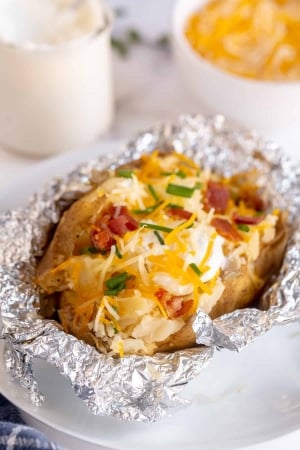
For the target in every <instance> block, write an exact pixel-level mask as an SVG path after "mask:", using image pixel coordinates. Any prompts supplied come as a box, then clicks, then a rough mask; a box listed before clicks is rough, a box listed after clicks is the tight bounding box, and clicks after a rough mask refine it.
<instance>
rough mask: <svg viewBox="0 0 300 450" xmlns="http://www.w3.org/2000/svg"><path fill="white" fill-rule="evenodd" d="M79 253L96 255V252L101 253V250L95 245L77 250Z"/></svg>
mask: <svg viewBox="0 0 300 450" xmlns="http://www.w3.org/2000/svg"><path fill="white" fill-rule="evenodd" d="M79 253H80V254H81V255H90V254H92V255H96V254H98V253H101V254H102V252H101V250H98V249H97V248H96V247H83V248H81V249H80V250H79Z"/></svg>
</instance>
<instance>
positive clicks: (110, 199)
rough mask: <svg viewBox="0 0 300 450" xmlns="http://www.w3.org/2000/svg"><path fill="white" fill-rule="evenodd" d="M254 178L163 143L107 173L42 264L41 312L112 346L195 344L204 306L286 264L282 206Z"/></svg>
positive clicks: (233, 295)
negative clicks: (206, 165) (224, 171)
mask: <svg viewBox="0 0 300 450" xmlns="http://www.w3.org/2000/svg"><path fill="white" fill-rule="evenodd" d="M257 175H258V174H257V173H256V172H255V171H251V172H248V173H244V174H238V175H235V176H233V177H231V178H224V177H223V176H222V175H219V174H216V173H212V172H211V171H210V170H208V169H201V168H200V167H198V166H197V165H196V164H195V163H194V162H193V161H192V160H190V159H189V158H187V157H186V156H184V155H182V154H178V153H175V152H171V153H167V154H162V153H161V154H160V153H159V152H158V151H155V152H153V153H152V154H150V155H144V156H143V157H142V158H141V159H140V160H139V161H138V162H136V161H135V162H134V163H132V164H131V165H130V164H129V165H127V166H123V167H120V168H118V169H116V170H115V171H113V170H111V171H108V172H106V173H105V174H103V173H102V174H101V175H100V179H99V180H98V183H97V184H95V186H94V188H93V189H92V190H91V191H90V192H89V193H88V194H86V195H84V196H83V197H81V198H80V199H79V200H77V201H76V202H75V203H74V204H73V205H72V206H71V207H70V208H69V209H68V210H67V211H65V213H64V214H63V216H62V218H61V220H60V223H59V224H58V226H57V229H56V231H55V233H54V236H53V238H52V240H51V242H50V245H49V246H48V248H47V249H46V251H45V254H44V257H43V258H42V259H41V261H40V263H39V265H38V268H37V277H36V280H37V284H38V285H39V286H40V288H41V290H42V293H43V296H42V298H43V300H42V310H43V311H44V314H45V316H48V317H49V316H52V314H53V312H54V311H55V312H56V313H57V315H58V316H57V317H58V320H59V322H60V324H61V326H62V328H63V329H64V330H65V331H66V332H68V333H71V334H73V335H74V336H76V337H78V338H79V339H83V340H84V341H86V342H87V343H89V344H91V345H94V346H96V347H97V349H98V350H100V351H101V352H106V353H111V354H114V355H120V356H123V355H124V354H144V355H151V354H153V353H155V352H158V351H172V350H176V349H182V348H188V347H191V346H194V345H195V335H194V332H193V329H192V322H193V318H194V317H195V314H196V312H197V310H199V309H201V310H203V311H204V312H206V313H207V314H209V315H210V316H211V317H212V318H215V317H218V316H220V315H222V314H225V313H230V312H232V311H234V310H236V309H238V308H244V307H246V306H248V305H250V304H251V303H252V302H253V301H255V299H256V298H257V297H258V295H259V294H260V292H261V290H262V289H263V287H264V286H265V284H266V283H267V282H268V280H269V279H270V276H271V275H272V274H273V273H274V272H275V271H276V270H277V269H278V268H279V266H280V264H281V261H282V258H283V254H284V250H285V245H286V240H287V230H286V218H285V214H284V213H283V212H281V211H279V210H272V209H271V208H270V205H269V204H268V199H264V198H263V195H262V193H261V192H259V189H258V188H257V186H256V180H257Z"/></svg>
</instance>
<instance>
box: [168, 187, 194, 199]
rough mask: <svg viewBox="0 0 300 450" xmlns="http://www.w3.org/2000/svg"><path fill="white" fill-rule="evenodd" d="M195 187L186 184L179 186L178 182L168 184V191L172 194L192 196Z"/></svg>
mask: <svg viewBox="0 0 300 450" xmlns="http://www.w3.org/2000/svg"><path fill="white" fill-rule="evenodd" d="M194 190H195V188H189V187H186V186H179V185H178V184H168V186H167V189H166V191H167V193H168V194H171V195H176V196H177V197H186V198H191V197H192V195H193V193H194Z"/></svg>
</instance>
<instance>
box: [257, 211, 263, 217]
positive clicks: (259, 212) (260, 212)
mask: <svg viewBox="0 0 300 450" xmlns="http://www.w3.org/2000/svg"><path fill="white" fill-rule="evenodd" d="M264 214H265V212H264V211H256V213H255V215H256V216H263V215H264Z"/></svg>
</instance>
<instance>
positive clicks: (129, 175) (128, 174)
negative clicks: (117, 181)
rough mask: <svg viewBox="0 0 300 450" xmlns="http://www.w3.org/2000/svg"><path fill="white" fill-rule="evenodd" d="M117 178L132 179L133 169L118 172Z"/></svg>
mask: <svg viewBox="0 0 300 450" xmlns="http://www.w3.org/2000/svg"><path fill="white" fill-rule="evenodd" d="M116 175H117V177H123V178H132V175H133V170H131V169H119V170H117V172H116Z"/></svg>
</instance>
